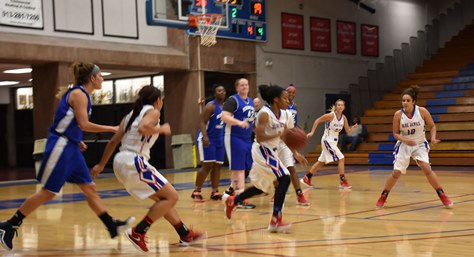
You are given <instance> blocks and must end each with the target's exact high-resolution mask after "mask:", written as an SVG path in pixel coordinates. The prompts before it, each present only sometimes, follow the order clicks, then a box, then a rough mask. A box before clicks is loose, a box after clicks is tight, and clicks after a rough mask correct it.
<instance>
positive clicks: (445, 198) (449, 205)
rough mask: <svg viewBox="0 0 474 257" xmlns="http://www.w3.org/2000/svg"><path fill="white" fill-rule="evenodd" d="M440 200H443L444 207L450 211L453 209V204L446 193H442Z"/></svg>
mask: <svg viewBox="0 0 474 257" xmlns="http://www.w3.org/2000/svg"><path fill="white" fill-rule="evenodd" d="M439 199H441V202H443V204H444V206H445V207H446V208H448V209H451V208H452V207H453V205H454V204H453V202H451V200H449V197H448V196H447V195H446V194H445V193H441V195H440V196H439Z"/></svg>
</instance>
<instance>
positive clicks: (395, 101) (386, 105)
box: [307, 24, 474, 166]
mask: <svg viewBox="0 0 474 257" xmlns="http://www.w3.org/2000/svg"><path fill="white" fill-rule="evenodd" d="M410 85H418V86H420V94H419V96H418V101H417V104H418V105H420V106H424V107H426V108H427V109H428V110H429V111H430V113H431V115H432V116H433V120H434V121H435V122H436V128H437V131H438V132H437V138H438V139H440V140H441V142H440V143H439V144H437V145H435V146H431V151H430V161H431V163H432V165H437V166H474V25H472V24H471V25H468V26H467V27H466V28H465V29H464V30H463V31H461V32H460V33H459V34H458V35H457V36H455V37H453V38H452V40H451V41H450V42H448V43H446V45H445V47H444V48H441V49H439V51H438V53H437V54H435V55H433V57H432V58H431V59H430V60H427V61H425V62H424V63H423V65H422V66H421V67H419V68H417V69H416V71H415V72H414V73H411V74H409V75H408V79H406V80H403V81H401V82H400V83H399V85H398V86H397V87H395V88H394V89H393V90H392V91H391V92H390V93H388V94H385V95H384V96H383V98H382V99H381V100H379V101H376V102H374V103H373V104H372V108H370V109H368V110H366V111H365V113H364V116H363V117H361V123H362V124H365V125H366V126H367V129H368V131H369V137H368V138H367V140H366V142H363V143H361V144H360V145H359V146H358V148H357V150H356V151H355V152H346V153H344V155H345V157H346V162H345V163H346V164H349V165H352V164H360V165H367V164H369V165H391V164H392V162H393V155H392V150H393V147H394V144H395V139H394V137H393V135H392V118H393V115H394V113H395V111H396V110H398V109H400V108H401V100H400V99H401V95H400V94H401V92H402V91H403V90H404V89H405V88H407V87H409V86H410ZM426 137H427V138H428V139H429V138H430V135H429V131H427V132H426ZM320 149H321V147H320V145H318V146H316V149H315V152H311V153H308V154H307V158H308V160H309V161H310V162H314V161H316V160H317V157H318V156H319V153H320ZM412 164H414V163H412Z"/></svg>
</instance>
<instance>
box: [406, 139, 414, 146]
mask: <svg viewBox="0 0 474 257" xmlns="http://www.w3.org/2000/svg"><path fill="white" fill-rule="evenodd" d="M404 143H405V144H406V145H408V146H415V145H416V142H415V141H413V140H405V142H404Z"/></svg>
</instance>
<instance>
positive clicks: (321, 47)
mask: <svg viewBox="0 0 474 257" xmlns="http://www.w3.org/2000/svg"><path fill="white" fill-rule="evenodd" d="M309 27H310V32H311V51H317V52H331V20H330V19H325V18H317V17H310V22H309Z"/></svg>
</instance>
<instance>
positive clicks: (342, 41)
mask: <svg viewBox="0 0 474 257" xmlns="http://www.w3.org/2000/svg"><path fill="white" fill-rule="evenodd" d="M336 28H337V52H338V53H341V54H356V26H355V23H354V22H349V21H337V22H336Z"/></svg>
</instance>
